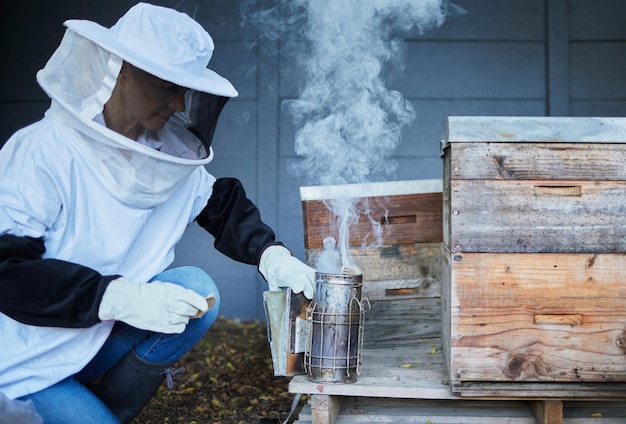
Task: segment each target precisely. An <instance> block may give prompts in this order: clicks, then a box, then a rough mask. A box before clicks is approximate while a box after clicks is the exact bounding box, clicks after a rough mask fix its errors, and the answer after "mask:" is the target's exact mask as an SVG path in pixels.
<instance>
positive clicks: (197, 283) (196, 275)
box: [152, 266, 219, 306]
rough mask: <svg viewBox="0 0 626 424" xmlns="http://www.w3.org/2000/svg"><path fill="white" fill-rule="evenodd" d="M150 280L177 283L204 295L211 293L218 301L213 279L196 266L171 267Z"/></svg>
mask: <svg viewBox="0 0 626 424" xmlns="http://www.w3.org/2000/svg"><path fill="white" fill-rule="evenodd" d="M152 280H153V281H154V280H158V281H167V282H169V283H174V284H178V285H180V286H183V287H185V288H187V289H190V290H193V291H195V292H196V293H199V294H201V295H202V296H204V297H206V296H208V295H209V294H211V293H212V294H214V295H215V300H216V302H217V303H219V292H218V289H217V285H216V284H215V281H213V279H212V278H211V277H210V276H209V274H207V273H206V272H205V271H204V270H203V269H201V268H198V267H196V266H182V267H178V268H171V269H168V270H165V271H163V272H162V273H160V274H159V275H157V276H156V277H154V278H153V279H152ZM216 306H217V305H216Z"/></svg>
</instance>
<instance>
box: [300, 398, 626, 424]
mask: <svg viewBox="0 0 626 424" xmlns="http://www.w3.org/2000/svg"><path fill="white" fill-rule="evenodd" d="M547 402H548V403H550V402H553V401H547ZM562 403H563V415H562V422H563V423H564V424H589V423H590V422H593V423H597V424H623V423H624V418H625V417H626V406H624V404H623V402H620V401H594V402H585V401H574V402H572V401H564V402H562ZM311 413H312V411H311V407H310V406H308V405H306V406H305V407H304V408H303V409H302V411H301V412H300V414H299V415H298V420H297V421H295V424H310V423H312V417H311ZM429 421H430V422H432V423H438V424H442V423H454V424H459V423H466V424H467V423H476V424H502V423H508V424H512V423H516V424H535V423H537V422H539V421H538V420H537V419H536V418H535V417H534V415H533V413H532V411H531V409H530V408H529V406H528V403H527V402H526V401H525V400H517V401H504V400H498V401H493V400H453V401H450V400H443V401H442V400H421V399H385V398H349V397H347V398H345V399H344V400H343V403H342V410H341V412H340V414H339V416H338V417H337V420H336V421H335V424H348V423H361V422H368V423H371V422H378V423H398V422H402V423H419V424H424V423H427V422H429Z"/></svg>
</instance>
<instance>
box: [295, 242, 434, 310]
mask: <svg viewBox="0 0 626 424" xmlns="http://www.w3.org/2000/svg"><path fill="white" fill-rule="evenodd" d="M322 253H323V249H306V250H305V261H306V262H307V263H308V264H310V265H312V266H315V264H316V263H317V261H318V259H319V257H320V256H321V255H322ZM349 253H350V256H351V258H352V260H353V261H354V263H355V264H356V266H357V267H358V268H359V269H360V270H361V273H362V274H363V296H365V297H367V298H369V299H370V300H377V299H404V298H412V297H439V296H441V283H440V281H441V259H442V256H441V243H411V244H394V245H386V246H379V247H370V248H360V247H353V248H351V249H350V250H349Z"/></svg>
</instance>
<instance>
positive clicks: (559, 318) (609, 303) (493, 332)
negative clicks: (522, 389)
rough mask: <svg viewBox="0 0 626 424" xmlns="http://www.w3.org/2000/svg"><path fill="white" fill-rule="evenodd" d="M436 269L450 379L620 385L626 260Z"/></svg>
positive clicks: (511, 257)
mask: <svg viewBox="0 0 626 424" xmlns="http://www.w3.org/2000/svg"><path fill="white" fill-rule="evenodd" d="M444 263H445V265H444V274H447V277H446V276H444V281H447V282H448V283H447V284H449V287H448V288H447V289H446V290H445V296H448V297H447V298H444V299H443V302H444V304H446V305H448V306H447V307H446V311H445V312H444V314H448V315H449V318H448V321H447V322H449V325H450V327H449V328H448V329H446V330H444V334H445V332H446V331H448V332H449V342H448V343H449V346H447V347H446V348H447V349H449V352H447V355H448V361H449V362H448V364H449V370H450V375H451V379H452V380H456V381H459V382H460V381H550V382H568V381H569V382H576V381H580V382H610V381H613V382H626V308H624V305H626V284H624V276H623V275H624V274H623V273H624V270H625V269H626V255H622V254H602V255H595V254H487V253H463V254H451V259H450V261H449V262H447V261H445V262H444ZM538 317H539V319H538ZM542 317H543V318H542ZM547 317H552V319H548V318H547ZM568 320H569V321H568ZM444 329H445V325H444Z"/></svg>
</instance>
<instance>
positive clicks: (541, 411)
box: [528, 400, 563, 424]
mask: <svg viewBox="0 0 626 424" xmlns="http://www.w3.org/2000/svg"><path fill="white" fill-rule="evenodd" d="M528 403H529V404H530V409H531V410H532V411H533V413H534V414H535V418H536V419H537V424H562V423H563V402H561V401H560V400H531V401H529V402H528Z"/></svg>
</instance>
